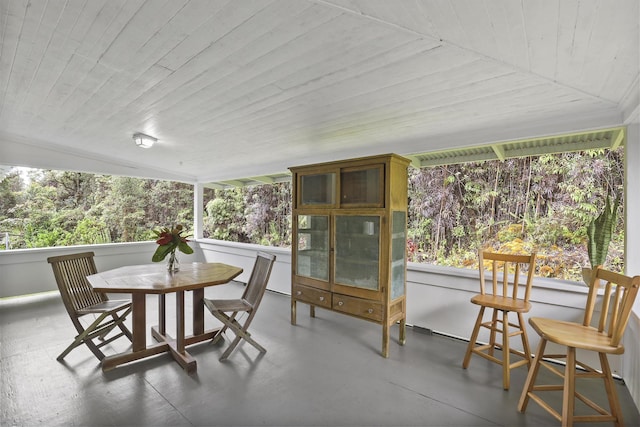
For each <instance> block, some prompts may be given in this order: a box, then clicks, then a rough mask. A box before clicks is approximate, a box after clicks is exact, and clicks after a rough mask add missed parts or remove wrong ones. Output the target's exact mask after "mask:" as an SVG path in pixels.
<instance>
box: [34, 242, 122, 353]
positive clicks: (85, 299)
mask: <svg viewBox="0 0 640 427" xmlns="http://www.w3.org/2000/svg"><path fill="white" fill-rule="evenodd" d="M93 256H94V254H93V252H83V253H77V254H71V255H62V256H55V257H49V258H47V262H49V264H51V267H52V268H53V274H54V276H55V279H56V283H57V284H58V290H59V291H60V296H61V297H62V302H63V303H64V306H65V308H66V309H67V313H68V314H69V317H70V318H71V322H72V323H73V325H74V326H75V328H76V330H77V331H78V335H76V337H75V339H74V340H73V342H72V343H71V344H69V346H68V347H67V348H66V349H65V350H64V351H63V352H62V353H61V354H60V355H59V356H58V357H57V360H59V361H61V360H62V359H64V357H65V356H66V355H67V354H69V352H71V350H73V349H74V348H76V347H78V346H80V345H82V344H85V345H86V346H87V347H89V350H91V352H92V353H93V354H94V355H95V356H96V357H97V358H98V360H102V359H104V357H105V355H104V353H103V352H102V351H101V350H100V348H101V347H103V346H105V345H107V344H109V343H110V342H112V341H114V340H116V339H118V338H120V337H122V336H126V337H127V338H129V340H130V341H131V340H132V338H133V337H132V335H131V332H130V331H129V329H128V328H127V327H126V325H125V324H124V321H125V320H126V317H127V316H128V315H129V313H131V302H130V301H129V300H110V299H109V297H108V296H107V295H106V294H104V293H99V292H95V291H94V290H93V288H92V287H91V285H90V284H89V282H88V281H87V276H88V275H91V274H95V273H97V269H96V264H95V262H94V260H93ZM85 316H89V317H91V316H93V320H92V321H91V322H90V323H89V322H87V321H85V320H84V317H85ZM87 323H89V325H88V326H86V324H87ZM116 327H117V328H119V331H117V333H116V334H115V335H112V336H110V337H109V338H107V335H108V334H109V333H110V332H111V331H113V330H114V329H115V328H116ZM96 339H98V341H95V340H96Z"/></svg>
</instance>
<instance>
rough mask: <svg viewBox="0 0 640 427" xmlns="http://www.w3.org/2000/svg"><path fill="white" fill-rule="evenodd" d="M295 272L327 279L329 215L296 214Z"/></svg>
mask: <svg viewBox="0 0 640 427" xmlns="http://www.w3.org/2000/svg"><path fill="white" fill-rule="evenodd" d="M297 236H298V251H297V261H296V274H297V275H298V276H304V277H309V278H312V279H318V280H324V281H328V280H329V217H328V216H327V215H298V221H297Z"/></svg>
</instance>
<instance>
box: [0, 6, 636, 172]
mask: <svg viewBox="0 0 640 427" xmlns="http://www.w3.org/2000/svg"><path fill="white" fill-rule="evenodd" d="M638 3H639V2H638V1H637V0H579V1H578V0H545V1H539V0H536V1H534V0H521V1H514V0H484V1H481V0H456V1H447V0H424V1H421V0H395V1H388V0H271V1H269V0H190V1H189V0H48V1H46V0H0V37H1V40H0V49H1V50H0V164H2V165H10V166H31V167H41V168H53V169H68V170H83V171H88V172H96V173H107V174H124V175H131V176H142V177H152V178H161V179H176V180H181V181H187V182H203V183H209V182H213V181H216V182H217V181H225V180H234V179H239V178H244V177H251V176H260V175H269V174H276V176H281V174H282V173H286V171H287V167H289V166H296V165H301V164H306V163H312V162H321V161H329V160H334V159H340V158H347V157H354V156H363V155H371V154H378V153H384V152H396V153H399V154H403V155H413V156H414V157H413V158H414V160H415V159H418V160H417V161H421V160H420V159H424V154H422V153H427V154H428V153H430V152H443V151H447V150H449V149H452V148H456V149H462V150H465V149H468V148H470V147H476V146H478V147H480V146H487V145H488V144H492V143H495V142H504V141H512V140H522V139H527V138H534V139H535V138H538V137H542V136H550V135H554V134H558V133H567V132H572V133H574V132H577V131H580V132H582V131H584V130H592V129H593V130H599V129H603V128H610V127H618V126H621V125H624V124H626V123H629V122H631V121H637V120H638V114H639V113H638V104H639V103H640V100H639V98H640V96H639V95H638V91H639V83H638V78H639V77H638V76H639V68H640V65H639V64H640V59H639V50H640V49H639V22H640V19H639V13H640V12H639V8H638ZM135 132H144V133H147V134H149V135H153V136H154V137H156V138H158V139H159V141H158V143H157V144H156V145H155V146H154V147H153V148H150V149H146V150H145V149H140V148H138V147H136V146H135V145H134V143H133V141H132V134H133V133H135ZM616 135H617V134H616ZM535 140H537V141H539V140H540V139H539V138H538V139H535ZM565 142H566V141H565ZM566 143H568V144H569V146H571V144H579V141H568V142H566ZM574 146H576V147H577V146H578V145H574ZM420 156H423V157H422V158H421V157H420ZM427 157H428V156H427Z"/></svg>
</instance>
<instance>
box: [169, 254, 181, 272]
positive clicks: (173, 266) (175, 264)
mask: <svg viewBox="0 0 640 427" xmlns="http://www.w3.org/2000/svg"><path fill="white" fill-rule="evenodd" d="M179 270H180V262H179V261H178V257H177V256H176V252H175V251H172V252H170V253H169V259H168V260H167V271H168V272H169V273H175V272H176V271H179Z"/></svg>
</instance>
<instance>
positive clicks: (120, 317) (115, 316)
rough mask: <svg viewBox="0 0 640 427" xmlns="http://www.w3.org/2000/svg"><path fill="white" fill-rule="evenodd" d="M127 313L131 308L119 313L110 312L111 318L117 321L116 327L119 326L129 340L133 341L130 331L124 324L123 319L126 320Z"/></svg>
mask: <svg viewBox="0 0 640 427" xmlns="http://www.w3.org/2000/svg"><path fill="white" fill-rule="evenodd" d="M129 313H131V308H129V309H127V311H126V312H124V313H123V314H121V315H118V314H117V313H112V314H111V316H112V317H113V320H115V321H116V322H117V323H118V328H120V330H121V331H122V333H123V334H124V335H125V336H126V337H127V338H129V341H133V334H132V333H131V331H130V330H129V328H127V326H126V325H125V324H124V321H125V320H126V317H127V316H128V315H129Z"/></svg>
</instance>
